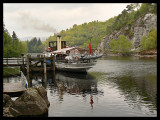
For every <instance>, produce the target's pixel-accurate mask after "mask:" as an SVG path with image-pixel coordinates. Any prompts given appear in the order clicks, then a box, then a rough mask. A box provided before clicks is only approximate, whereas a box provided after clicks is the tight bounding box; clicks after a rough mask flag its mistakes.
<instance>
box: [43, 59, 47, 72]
mask: <svg viewBox="0 0 160 120" xmlns="http://www.w3.org/2000/svg"><path fill="white" fill-rule="evenodd" d="M43 63H44V74H46V58H45V56H44V61H43Z"/></svg>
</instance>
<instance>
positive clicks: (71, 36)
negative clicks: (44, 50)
mask: <svg viewBox="0 0 160 120" xmlns="http://www.w3.org/2000/svg"><path fill="white" fill-rule="evenodd" d="M106 14H107V13H106ZM153 28H155V29H156V28H157V4H155V3H142V4H139V3H135V4H130V5H127V6H126V9H124V10H123V11H122V12H121V13H120V14H119V15H117V16H114V17H113V18H110V19H109V20H106V21H104V22H102V21H96V20H95V21H92V22H89V23H83V24H81V25H77V24H74V25H73V27H72V28H69V29H66V30H62V31H61V32H60V33H58V34H60V35H61V36H62V40H64V41H67V46H79V47H81V48H88V44H89V41H91V45H92V48H96V49H98V51H99V52H106V51H110V46H109V43H110V41H111V40H113V39H115V40H116V41H118V39H119V38H120V36H122V35H124V37H123V38H125V37H126V38H125V39H126V40H129V41H131V44H132V47H131V48H128V49H127V51H137V50H140V49H141V39H142V37H143V36H146V37H148V34H149V32H151V31H152V30H153ZM56 36H57V34H54V35H53V36H50V37H49V38H47V40H46V42H45V45H46V46H47V45H48V42H49V41H53V40H56ZM122 42H123V40H122ZM122 48H123V46H122ZM154 49H155V48H154Z"/></svg>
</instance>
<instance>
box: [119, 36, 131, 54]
mask: <svg viewBox="0 0 160 120" xmlns="http://www.w3.org/2000/svg"><path fill="white" fill-rule="evenodd" d="M118 46H119V47H118V48H119V52H120V53H122V54H123V55H126V54H129V53H130V51H131V48H132V43H131V41H129V40H127V38H126V36H124V35H121V36H120V39H119V40H118Z"/></svg>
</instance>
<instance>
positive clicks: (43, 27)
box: [19, 12, 57, 33]
mask: <svg viewBox="0 0 160 120" xmlns="http://www.w3.org/2000/svg"><path fill="white" fill-rule="evenodd" d="M19 15H20V23H21V25H22V27H23V28H24V29H27V28H33V29H35V30H40V31H45V32H54V33H57V30H56V29H55V28H54V27H52V26H50V25H49V24H45V23H44V22H43V21H40V20H38V19H35V18H31V16H30V14H29V13H22V12H21V13H19Z"/></svg>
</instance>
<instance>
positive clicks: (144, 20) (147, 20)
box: [97, 14, 157, 53]
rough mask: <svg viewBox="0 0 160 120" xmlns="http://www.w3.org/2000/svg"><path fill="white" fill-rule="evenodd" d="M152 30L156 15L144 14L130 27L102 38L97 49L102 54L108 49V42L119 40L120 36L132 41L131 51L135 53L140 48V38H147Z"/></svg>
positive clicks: (155, 26) (154, 25) (155, 25)
mask: <svg viewBox="0 0 160 120" xmlns="http://www.w3.org/2000/svg"><path fill="white" fill-rule="evenodd" d="M152 28H157V15H155V14H146V15H145V16H144V17H140V18H139V19H137V20H136V21H135V22H134V24H133V25H132V26H129V25H127V26H125V27H123V28H121V29H120V30H118V31H117V30H115V31H114V32H112V33H111V34H109V35H107V36H105V37H103V39H102V40H101V43H100V44H99V45H98V48H97V49H98V51H99V52H103V53H104V51H105V49H106V48H109V42H110V41H111V40H112V39H119V37H120V36H121V35H125V36H126V37H127V39H128V40H131V41H132V43H133V44H132V45H133V46H132V51H135V50H137V49H139V48H140V46H139V45H140V40H141V38H142V37H143V36H147V34H148V33H149V32H150V30H151V29H152Z"/></svg>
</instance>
